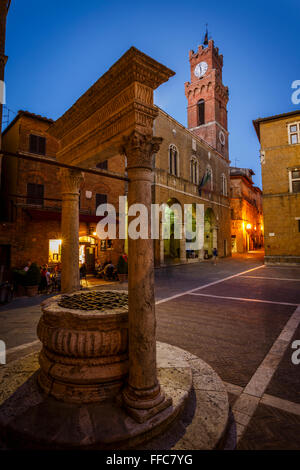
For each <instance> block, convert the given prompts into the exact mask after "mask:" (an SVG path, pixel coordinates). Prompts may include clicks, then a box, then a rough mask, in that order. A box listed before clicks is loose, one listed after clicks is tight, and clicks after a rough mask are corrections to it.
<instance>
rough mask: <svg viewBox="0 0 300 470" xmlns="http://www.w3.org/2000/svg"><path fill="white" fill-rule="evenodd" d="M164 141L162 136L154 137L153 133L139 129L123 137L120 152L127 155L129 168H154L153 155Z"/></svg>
mask: <svg viewBox="0 0 300 470" xmlns="http://www.w3.org/2000/svg"><path fill="white" fill-rule="evenodd" d="M162 141H163V139H162V137H153V135H152V134H141V133H140V132H138V131H133V132H132V133H131V134H130V135H129V136H125V137H123V142H122V144H121V147H120V153H121V155H126V157H127V167H128V169H131V168H148V169H152V156H153V154H154V153H157V152H158V151H159V147H160V145H161V143H162Z"/></svg>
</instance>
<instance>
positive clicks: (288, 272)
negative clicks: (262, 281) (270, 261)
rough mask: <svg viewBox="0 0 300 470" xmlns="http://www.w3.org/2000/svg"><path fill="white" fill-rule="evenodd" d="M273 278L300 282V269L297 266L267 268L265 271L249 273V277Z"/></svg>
mask: <svg viewBox="0 0 300 470" xmlns="http://www.w3.org/2000/svg"><path fill="white" fill-rule="evenodd" d="M248 276H249V277H252V276H253V277H272V278H274V279H276V278H280V279H299V281H300V268H299V267H296V266H291V267H288V266H284V267H280V266H276V267H275V266H265V267H264V268H263V269H259V270H257V271H254V272H253V273H248V274H247V277H248Z"/></svg>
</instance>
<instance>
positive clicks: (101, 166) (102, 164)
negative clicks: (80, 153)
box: [96, 160, 107, 170]
mask: <svg viewBox="0 0 300 470" xmlns="http://www.w3.org/2000/svg"><path fill="white" fill-rule="evenodd" d="M96 168H99V169H100V170H107V160H104V162H100V163H97V165H96Z"/></svg>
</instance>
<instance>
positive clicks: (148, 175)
mask: <svg viewBox="0 0 300 470" xmlns="http://www.w3.org/2000/svg"><path fill="white" fill-rule="evenodd" d="M161 141H162V139H161V138H158V137H152V135H149V136H146V135H143V134H140V133H139V132H137V131H134V132H133V133H132V134H131V135H130V136H129V137H124V142H123V146H122V148H121V153H123V154H125V155H126V157H127V163H128V177H129V185H128V207H130V206H131V205H132V204H135V203H140V204H144V205H145V206H146V208H147V210H148V230H149V237H148V239H146V240H145V239H141V238H139V239H137V240H132V239H131V238H130V237H129V238H128V307H129V377H128V383H127V385H126V387H125V389H124V391H123V399H124V404H125V406H126V408H127V411H128V413H129V414H130V415H131V416H132V417H133V418H134V419H135V420H136V421H138V422H144V421H146V420H147V419H149V418H150V417H151V416H154V415H155V414H157V413H158V412H160V411H162V410H163V409H165V408H167V407H168V406H170V405H171V400H170V399H168V398H166V397H165V395H164V393H163V392H162V390H161V389H160V385H159V383H158V380H157V370H156V318H155V299H154V259H153V258H154V257H153V241H152V240H151V232H150V230H151V218H150V215H151V203H152V193H151V183H152V181H153V170H152V155H153V154H154V153H155V152H157V151H158V150H159V145H160V143H161ZM129 223H130V218H129Z"/></svg>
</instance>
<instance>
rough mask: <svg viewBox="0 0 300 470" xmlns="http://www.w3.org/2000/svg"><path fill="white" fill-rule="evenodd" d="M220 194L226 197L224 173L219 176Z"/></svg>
mask: <svg viewBox="0 0 300 470" xmlns="http://www.w3.org/2000/svg"><path fill="white" fill-rule="evenodd" d="M221 193H222V194H223V196H227V179H226V176H225V175H224V173H222V175H221Z"/></svg>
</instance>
